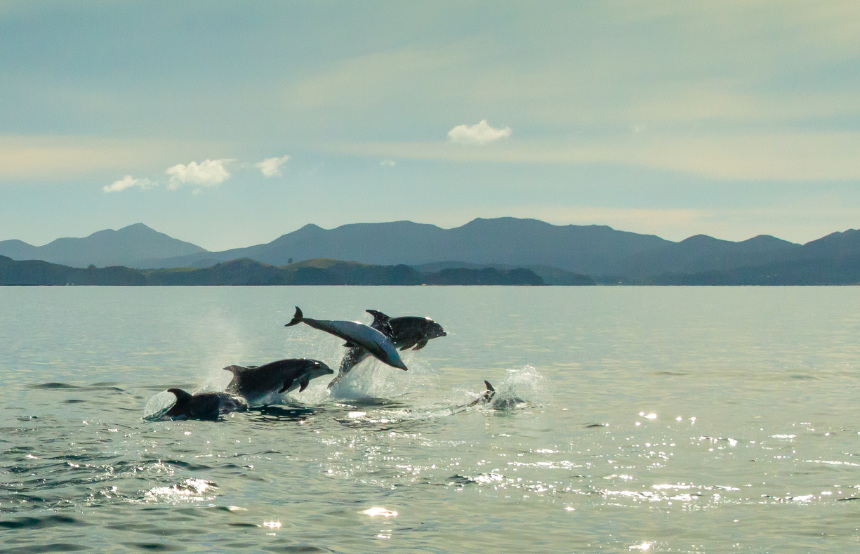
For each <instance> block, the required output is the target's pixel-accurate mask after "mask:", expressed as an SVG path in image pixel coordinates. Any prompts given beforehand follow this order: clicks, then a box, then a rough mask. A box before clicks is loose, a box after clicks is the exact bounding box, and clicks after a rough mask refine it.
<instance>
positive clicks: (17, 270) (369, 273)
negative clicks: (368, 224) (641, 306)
mask: <svg viewBox="0 0 860 554" xmlns="http://www.w3.org/2000/svg"><path fill="white" fill-rule="evenodd" d="M545 284H546V283H545V282H544V281H543V279H541V278H540V277H539V276H538V275H536V274H535V273H534V272H532V271H530V270H528V269H510V270H502V269H495V268H483V269H465V268H460V269H454V268H452V269H443V270H441V271H436V272H420V271H417V270H415V269H414V268H411V267H409V266H406V265H391V266H381V265H367V264H359V263H355V262H341V261H337V260H307V261H305V262H299V263H294V264H290V265H289V266H285V267H276V266H271V265H266V264H261V263H259V262H256V261H254V260H249V259H238V260H233V261H230V262H224V263H218V264H215V265H213V266H211V267H208V268H178V269H151V270H141V269H132V268H128V267H122V266H113V267H104V268H98V267H95V266H91V267H88V268H75V267H69V266H64V265H59V264H52V263H48V262H43V261H39V260H28V261H16V260H12V259H10V258H8V257H5V256H0V286H64V285H77V286H284V285H331V286H336V285H353V286H354V285H367V286H381V285H399V286H420V285H522V286H525V285H528V286H540V285H545ZM586 284H591V283H586Z"/></svg>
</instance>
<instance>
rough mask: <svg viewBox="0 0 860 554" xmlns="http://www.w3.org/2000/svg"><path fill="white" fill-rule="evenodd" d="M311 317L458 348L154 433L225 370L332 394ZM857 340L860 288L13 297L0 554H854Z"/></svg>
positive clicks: (429, 350)
mask: <svg viewBox="0 0 860 554" xmlns="http://www.w3.org/2000/svg"><path fill="white" fill-rule="evenodd" d="M295 305H299V306H301V307H302V309H303V310H304V312H305V315H306V316H308V317H312V318H318V319H350V320H360V321H364V322H370V320H371V318H370V316H368V315H367V314H365V313H364V310H365V309H367V308H375V309H379V310H381V311H384V312H386V313H388V314H389V315H391V316H400V315H426V316H429V317H432V318H433V319H435V320H436V321H438V322H439V323H441V324H442V325H443V326H444V327H445V329H446V331H447V332H448V336H447V337H443V338H439V339H435V340H432V341H431V342H430V343H429V344H428V345H427V347H426V348H424V349H423V350H421V351H418V352H407V353H406V355H405V356H404V361H405V362H406V363H407V365H409V368H410V369H409V371H408V372H403V371H400V370H396V369H393V368H389V367H387V366H382V365H380V364H378V363H374V362H372V361H371V362H364V363H363V364H362V365H360V366H358V367H356V368H355V369H354V370H353V373H352V374H351V375H350V377H349V379H348V380H347V381H345V382H344V383H343V384H342V386H338V387H336V388H335V389H332V390H329V389H327V388H326V381H327V379H326V378H321V379H318V380H316V381H313V382H312V383H311V386H310V387H309V388H308V389H307V390H306V391H304V392H302V393H300V394H299V393H293V394H292V395H291V396H289V397H286V398H284V403H283V404H281V405H277V406H269V407H266V408H259V409H255V410H251V411H249V412H244V413H235V414H228V415H226V416H225V417H223V418H222V419H221V420H219V421H217V422H201V421H148V420H146V419H144V416H145V415H147V411H149V412H151V411H152V410H154V409H156V408H157V407H158V404H159V402H163V400H164V398H165V393H163V392H162V391H164V390H165V389H167V388H169V387H181V388H184V389H186V390H190V391H200V390H220V389H223V387H224V386H225V385H226V384H227V382H228V381H229V377H230V375H229V373H228V372H226V371H223V370H222V369H221V368H223V367H224V366H227V365H230V364H244V365H249V364H260V363H265V362H268V361H273V360H276V359H280V358H290V357H309V358H315V359H319V360H322V361H324V362H326V363H327V364H329V365H330V366H332V367H333V368H336V367H337V365H338V363H339V361H340V356H341V355H342V353H343V351H344V348H343V347H342V346H341V343H342V341H340V340H339V339H336V338H335V337H332V336H329V335H326V334H324V333H321V332H319V331H316V330H314V329H311V328H310V327H307V326H304V325H300V326H298V327H290V328H285V327H284V323H286V322H287V321H289V320H290V318H291V316H292V313H293V311H294V306H295ZM858 337H860V295H858V294H857V289H856V288H853V287H841V288H836V287H834V288H652V287H633V288H626V287H588V288H566V287H539V288H508V287H271V288H269V287H256V288H253V287H252V288H243V287H186V288H182V287H179V288H171V287H164V288H157V287H151V288H144V287H141V288H121V287H116V288H114V287H104V288H100V287H33V288H18V287H0V383H2V385H0V387H2V388H0V396H1V397H2V400H0V551H3V552H14V551H22V552H33V551H66V550H88V549H91V550H95V551H104V550H114V551H115V550H123V549H128V550H166V551H184V550H189V551H225V550H233V549H240V548H246V549H251V550H253V551H264V552H265V551H293V550H295V551H330V552H370V551H379V550H387V551H423V552H460V551H467V550H468V551H476V552H478V551H486V552H494V551H513V550H520V551H553V552H592V551H608V552H628V551H637V552H641V551H649V552H651V551H653V552H729V551H736V552H763V551H770V552H786V551H797V552H802V551H812V550H831V551H846V550H857V549H858V548H860V402H858V393H860V341H858ZM485 379H486V380H489V381H490V382H491V383H492V384H493V385H494V386H495V387H496V389H497V390H498V391H499V392H498V399H500V400H501V401H500V402H497V403H494V404H491V405H482V406H475V407H464V406H465V405H466V404H468V403H469V402H470V401H471V400H473V399H474V398H476V397H477V395H478V394H480V392H481V391H482V390H483V388H484V385H483V381H484V380H485Z"/></svg>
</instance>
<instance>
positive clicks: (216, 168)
mask: <svg viewBox="0 0 860 554" xmlns="http://www.w3.org/2000/svg"><path fill="white" fill-rule="evenodd" d="M231 161H233V160H230V159H220V160H203V161H202V162H200V163H199V164H198V163H197V162H191V163H189V164H188V165H185V164H176V165H174V166H173V167H169V168H167V170H166V171H165V173H166V174H167V175H170V183H169V184H168V185H167V188H169V189H171V190H172V189H177V188H179V187H180V186H182V185H200V186H203V187H214V186H216V185H220V184H221V183H223V182H224V181H226V180H227V179H229V178H230V173H229V172H228V171H227V169H226V168H225V167H224V164H225V163H227V162H231Z"/></svg>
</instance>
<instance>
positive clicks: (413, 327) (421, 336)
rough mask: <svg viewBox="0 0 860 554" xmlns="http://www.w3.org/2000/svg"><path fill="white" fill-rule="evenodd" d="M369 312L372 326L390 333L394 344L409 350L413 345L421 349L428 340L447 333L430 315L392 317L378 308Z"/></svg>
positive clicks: (416, 348)
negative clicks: (371, 317)
mask: <svg viewBox="0 0 860 554" xmlns="http://www.w3.org/2000/svg"><path fill="white" fill-rule="evenodd" d="M367 313H369V314H370V315H372V316H373V323H371V324H370V326H371V327H373V328H374V329H379V330H380V331H382V332H383V333H384V334H386V335H388V336H389V337H390V338H391V342H393V343H394V346H396V347H397V348H398V349H400V350H409V349H410V348H412V347H415V350H421V349H422V348H424V347H425V346H427V341H429V340H430V339H435V338H437V337H444V336H446V335H447V333H445V330H444V329H442V326H441V325H439V324H438V323H436V322H435V321H433V320H432V319H430V318H429V317H416V316H404V317H394V318H392V317H388V316H387V315H385V314H384V313H382V312H380V311H377V310H367ZM386 330H387V332H386Z"/></svg>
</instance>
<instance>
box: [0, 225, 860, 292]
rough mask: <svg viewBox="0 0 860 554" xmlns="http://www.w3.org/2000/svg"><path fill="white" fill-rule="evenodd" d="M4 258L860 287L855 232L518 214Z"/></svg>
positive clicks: (87, 240)
mask: <svg viewBox="0 0 860 554" xmlns="http://www.w3.org/2000/svg"><path fill="white" fill-rule="evenodd" d="M0 255H2V256H7V257H9V258H12V259H13V260H43V261H46V262H51V263H54V264H62V265H67V266H71V267H76V268H84V267H88V266H91V265H93V266H99V267H104V266H125V267H128V268H137V269H164V268H179V267H192V268H206V267H211V266H214V265H215V264H218V263H223V262H227V261H231V260H236V259H241V258H247V259H250V260H255V261H257V262H259V263H261V264H266V265H271V266H276V267H281V266H286V265H288V264H290V263H292V262H294V261H295V262H298V261H302V260H308V259H314V258H330V259H335V260H342V261H352V262H359V263H361V264H370V265H398V264H403V265H408V266H412V267H414V268H416V269H419V270H421V271H441V270H444V269H456V268H470V269H479V268H482V267H492V268H496V269H503V270H509V269H513V268H527V269H530V270H531V271H533V272H534V273H535V274H537V275H540V276H541V277H542V278H543V279H544V281H545V282H547V283H549V284H581V283H582V279H581V278H582V276H594V277H598V278H599V279H598V281H599V282H629V283H643V284H658V283H660V284H695V283H700V282H701V283H708V284H717V283H723V284H732V283H730V282H727V281H731V280H732V279H738V278H740V276H741V275H744V276H745V277H744V279H745V280H747V281H749V280H751V281H753V282H754V281H756V279H759V280H761V279H764V278H765V277H764V276H765V275H771V278H772V276H773V274H774V272H777V273H779V274H780V275H782V276H783V277H785V276H786V275H791V274H792V271H793V270H792V268H805V269H803V275H806V276H807V277H808V278H809V279H811V280H812V281H813V282H815V283H820V284H828V283H829V281H828V278H827V277H826V275H825V274H826V273H827V269H828V268H832V270H833V271H834V272H836V273H838V279H837V280H838V281H839V284H844V283H856V282H860V274H858V275H857V276H855V275H854V274H853V273H852V272H853V271H854V270H853V269H852V268H853V267H854V265H853V264H854V261H853V260H854V259H855V258H856V259H858V260H860V231H857V230H848V231H845V232H837V233H833V234H830V235H827V236H825V237H822V238H820V239H818V240H815V241H811V242H809V243H806V244H803V245H800V244H795V243H792V242H788V241H785V240H782V239H778V238H776V237H772V236H767V235H762V236H758V237H754V238H751V239H749V240H745V241H741V242H732V241H725V240H719V239H715V238H712V237H708V236H705V235H697V236H693V237H690V238H688V239H686V240H683V241H680V242H673V241H668V240H665V239H662V238H660V237H657V236H655V235H643V234H637V233H631V232H626V231H618V230H615V229H612V228H610V227H607V226H599V225H588V226H580V225H562V226H559V225H552V224H549V223H546V222H543V221H538V220H533V219H515V218H498V219H475V220H473V221H471V222H469V223H467V224H465V225H463V226H461V227H456V228H452V229H443V228H440V227H437V226H435V225H428V224H421V223H413V222H411V221H397V222H389V223H356V224H350V225H343V226H340V227H337V228H335V229H323V228H321V227H318V226H316V225H306V226H304V227H302V228H301V229H298V230H296V231H293V232H291V233H287V234H285V235H282V236H280V237H278V238H276V239H275V240H273V241H272V242H269V243H266V244H259V245H254V246H249V247H246V248H236V249H231V250H225V251H220V252H210V251H207V250H205V249H203V248H201V247H199V246H196V245H194V244H191V243H188V242H184V241H181V240H177V239H174V238H172V237H169V236H167V235H165V234H163V233H159V232H157V231H155V230H153V229H151V228H149V227H147V226H146V225H143V224H141V223H138V224H135V225H130V226H128V227H124V228H122V229H119V230H116V231H114V230H104V231H99V232H97V233H94V234H92V235H90V236H88V237H84V238H61V239H57V240H55V241H53V242H51V243H49V244H46V245H44V246H32V245H30V244H27V243H25V242H22V241H18V240H6V241H0ZM857 265H860V264H857ZM761 272H765V273H761ZM768 272H769V273H768ZM816 275H817V277H816ZM755 276H758V277H755ZM822 279H823V281H824V282H821V281H822ZM751 284H755V283H751Z"/></svg>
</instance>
